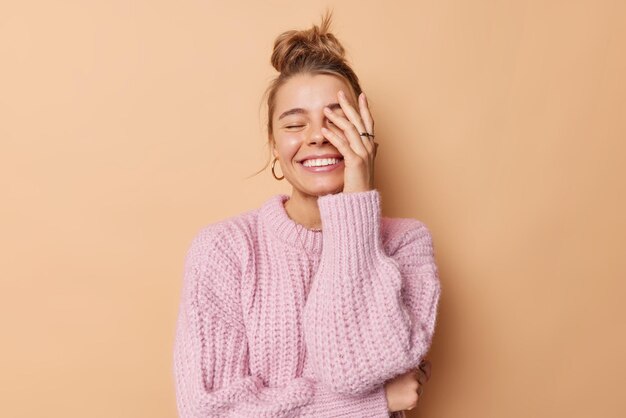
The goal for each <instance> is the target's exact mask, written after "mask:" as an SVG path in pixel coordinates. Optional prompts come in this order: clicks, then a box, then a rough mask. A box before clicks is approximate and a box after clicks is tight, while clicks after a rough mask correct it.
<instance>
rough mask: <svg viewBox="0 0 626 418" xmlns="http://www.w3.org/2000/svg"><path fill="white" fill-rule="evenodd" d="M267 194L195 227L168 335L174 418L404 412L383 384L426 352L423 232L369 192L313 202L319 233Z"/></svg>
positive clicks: (431, 311) (428, 281) (427, 275)
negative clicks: (385, 210) (395, 408)
mask: <svg viewBox="0 0 626 418" xmlns="http://www.w3.org/2000/svg"><path fill="white" fill-rule="evenodd" d="M287 199H289V196H288V195H284V194H277V195H274V196H272V197H270V198H269V199H267V200H266V201H265V202H264V203H263V204H262V206H261V207H259V208H256V209H253V210H249V211H247V212H243V213H241V214H239V215H237V216H233V217H230V218H227V219H224V220H221V221H218V222H215V223H213V224H210V225H207V226H204V227H202V228H200V230H199V231H198V232H197V233H196V235H195V237H194V238H193V239H192V241H191V245H190V246H189V249H188V251H187V254H186V258H185V263H184V275H183V285H182V291H181V301H180V305H179V311H178V320H177V323H176V334H175V341H174V358H173V360H174V370H173V372H174V377H175V383H176V399H177V407H178V413H179V416H180V417H181V418H207V417H254V418H258V417H317V418H324V417H328V418H331V417H332V418H336V417H359V418H360V417H372V418H374V417H390V416H391V417H396V418H398V417H404V413H403V412H396V413H391V414H390V413H389V412H388V406H387V399H386V396H385V390H384V383H385V382H386V381H387V380H388V379H391V378H393V377H395V376H397V375H399V374H401V373H404V372H406V371H407V370H408V369H410V368H416V367H417V366H418V365H419V363H420V361H421V360H422V358H423V357H424V355H425V354H426V353H427V351H428V350H429V348H430V345H431V342H432V338H433V334H434V330H435V322H436V316H437V309H438V303H439V297H440V292H441V290H440V289H441V286H440V282H439V278H438V271H437V266H436V264H435V258H434V251H433V242H432V236H431V234H430V232H429V230H428V228H427V227H426V225H425V224H424V223H422V222H421V221H419V220H416V219H412V218H388V217H383V216H382V215H381V195H380V192H379V191H378V190H376V189H374V190H369V191H365V192H353V193H337V194H330V195H324V196H320V197H319V198H318V206H319V209H320V215H321V220H322V231H316V230H311V229H307V228H305V227H304V226H302V225H300V224H298V223H296V222H294V221H293V220H292V219H291V218H289V216H288V214H287V212H286V210H285V207H284V203H285V201H286V200H287Z"/></svg>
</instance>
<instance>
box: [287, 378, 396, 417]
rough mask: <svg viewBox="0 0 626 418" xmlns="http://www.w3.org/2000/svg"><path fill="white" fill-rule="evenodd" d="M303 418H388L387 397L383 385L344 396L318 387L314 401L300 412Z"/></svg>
mask: <svg viewBox="0 0 626 418" xmlns="http://www.w3.org/2000/svg"><path fill="white" fill-rule="evenodd" d="M300 413H301V414H300V415H299V416H302V417H310V418H313V417H315V418H331V417H332V418H335V417H346V418H348V417H350V418H352V417H367V418H388V417H389V416H390V412H389V407H388V406H387V395H386V394H385V388H384V386H383V385H381V386H378V387H377V388H376V389H374V390H372V391H370V392H368V393H365V394H361V395H343V394H338V393H335V392H331V391H330V390H329V389H327V388H325V387H323V386H320V385H317V390H316V393H315V395H314V397H313V401H312V402H311V403H310V404H309V405H306V406H304V407H303V408H302V409H301V410H300Z"/></svg>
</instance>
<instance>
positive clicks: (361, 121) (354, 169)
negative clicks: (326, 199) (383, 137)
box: [322, 90, 378, 193]
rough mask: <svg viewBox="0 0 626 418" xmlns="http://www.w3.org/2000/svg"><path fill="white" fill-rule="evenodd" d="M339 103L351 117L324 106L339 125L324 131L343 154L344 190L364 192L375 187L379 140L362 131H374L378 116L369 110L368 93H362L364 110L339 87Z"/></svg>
mask: <svg viewBox="0 0 626 418" xmlns="http://www.w3.org/2000/svg"><path fill="white" fill-rule="evenodd" d="M337 97H338V98H339V104H340V105H341V109H342V110H343V113H344V114H345V115H346V116H347V119H346V118H345V117H343V116H341V115H338V114H336V113H334V112H333V111H332V110H330V109H328V108H324V114H325V115H326V117H327V118H328V120H330V121H331V122H332V123H333V124H334V125H335V126H336V128H335V127H331V129H326V128H322V134H323V135H324V136H325V137H326V138H328V140H329V141H330V142H331V143H332V144H333V145H334V146H335V147H336V148H337V150H338V151H339V152H340V153H341V154H342V155H343V162H344V167H345V168H344V184H343V192H344V193H349V192H363V191H367V190H372V189H374V158H375V157H376V150H377V148H378V143H376V142H374V137H373V136H361V133H369V134H371V135H374V120H373V119H372V114H371V113H370V111H369V106H368V103H367V98H366V97H365V93H361V95H359V98H358V101H359V108H360V111H361V112H360V114H359V112H357V111H356V109H355V108H354V107H352V105H351V104H350V103H349V102H348V99H347V98H346V95H345V93H344V92H343V91H342V90H339V93H338V95H337Z"/></svg>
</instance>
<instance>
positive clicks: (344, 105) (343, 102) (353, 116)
mask: <svg viewBox="0 0 626 418" xmlns="http://www.w3.org/2000/svg"><path fill="white" fill-rule="evenodd" d="M337 96H338V97H339V105H340V106H341V110H343V113H344V114H345V115H346V116H347V117H348V120H349V121H350V122H352V123H353V124H354V126H356V128H357V129H358V130H359V133H361V132H365V125H364V124H363V121H362V120H361V115H359V113H358V112H357V111H356V109H355V108H354V107H353V106H352V104H350V102H349V101H348V98H347V97H346V93H344V91H343V90H339V94H338V95H337Z"/></svg>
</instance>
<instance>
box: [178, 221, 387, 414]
mask: <svg viewBox="0 0 626 418" xmlns="http://www.w3.org/2000/svg"><path fill="white" fill-rule="evenodd" d="M226 236H228V235H227V234H226V233H224V231H222V230H220V229H218V228H213V227H209V228H206V229H203V230H202V231H201V232H200V233H199V234H197V235H196V237H195V238H194V240H193V242H192V244H191V246H190V248H189V250H188V252H187V256H186V259H185V267H184V280H183V289H182V295H181V303H180V306H179V312H178V319H177V324H176V336H175V343H174V376H175V383H176V399H177V407H178V413H179V416H180V417H181V418H208V417H255V418H257V417H320V418H323V417H328V418H330V417H337V416H368V417H388V416H389V413H388V409H387V399H386V396H385V391H384V388H383V386H382V385H380V386H377V387H375V388H373V390H372V391H369V392H367V393H363V394H360V395H357V396H352V395H351V396H347V395H341V394H336V393H332V392H331V391H330V390H328V389H327V388H326V387H325V386H324V385H321V384H318V383H317V382H316V381H315V380H313V379H312V378H304V377H302V378H294V379H292V380H291V381H290V382H289V383H288V384H287V385H285V386H282V387H268V386H266V385H265V384H264V382H263V380H262V379H261V378H260V377H258V376H253V375H250V371H249V367H248V346H247V341H246V333H245V328H244V323H243V320H242V312H241V305H240V302H239V301H240V297H239V289H240V285H239V280H240V274H241V271H240V267H239V263H238V262H237V260H236V254H237V253H236V252H235V251H234V249H233V248H231V247H230V246H229V245H228V240H227V239H226V238H225V237H226Z"/></svg>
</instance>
